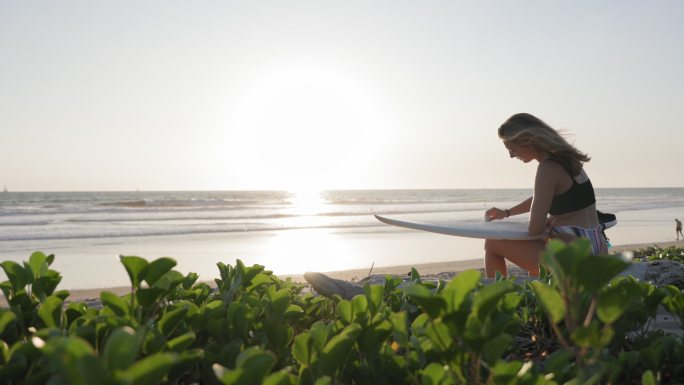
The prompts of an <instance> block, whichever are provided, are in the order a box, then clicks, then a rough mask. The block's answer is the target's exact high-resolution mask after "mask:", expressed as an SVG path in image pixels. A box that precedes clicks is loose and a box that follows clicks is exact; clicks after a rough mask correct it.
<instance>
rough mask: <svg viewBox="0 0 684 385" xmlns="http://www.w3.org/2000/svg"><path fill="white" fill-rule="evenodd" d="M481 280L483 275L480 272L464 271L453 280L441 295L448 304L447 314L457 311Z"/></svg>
mask: <svg viewBox="0 0 684 385" xmlns="http://www.w3.org/2000/svg"><path fill="white" fill-rule="evenodd" d="M481 279H482V273H480V272H479V271H478V270H467V271H464V272H462V273H460V274H458V275H457V276H456V277H455V278H454V279H452V280H451V282H449V283H448V284H447V286H446V287H445V288H444V290H443V291H442V293H441V295H442V297H443V298H444V300H445V301H446V303H447V312H448V313H451V312H454V311H457V310H458V309H459V308H460V307H461V305H462V304H463V302H464V301H465V299H466V298H467V297H468V295H469V294H470V293H471V292H472V291H473V290H475V288H476V287H477V286H478V285H479V284H480V281H481Z"/></svg>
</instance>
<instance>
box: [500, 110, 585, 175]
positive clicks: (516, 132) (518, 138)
mask: <svg viewBox="0 0 684 385" xmlns="http://www.w3.org/2000/svg"><path fill="white" fill-rule="evenodd" d="M499 138H500V139H501V140H503V141H506V142H509V143H513V144H517V145H519V146H526V147H532V148H534V149H537V150H541V151H544V152H546V153H548V154H549V156H550V157H551V158H552V159H555V160H556V161H558V162H560V163H561V164H562V165H563V167H565V169H566V170H567V171H568V172H569V173H570V175H571V176H576V175H577V174H579V173H580V171H581V170H582V164H583V163H584V162H588V161H589V160H591V158H590V157H589V155H587V154H585V153H582V152H580V151H579V150H578V149H577V148H575V146H573V145H572V144H570V143H568V141H567V140H565V138H563V137H562V136H561V134H559V133H558V131H556V130H554V129H553V128H551V127H550V126H549V125H548V124H546V123H544V122H543V121H542V120H541V119H539V118H537V117H536V116H534V115H531V114H527V113H519V114H515V115H513V116H511V117H510V118H508V120H506V121H505V122H504V124H502V125H501V127H499Z"/></svg>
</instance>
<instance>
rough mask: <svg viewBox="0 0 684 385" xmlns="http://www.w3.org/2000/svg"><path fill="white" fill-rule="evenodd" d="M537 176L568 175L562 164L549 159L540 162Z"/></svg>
mask: <svg viewBox="0 0 684 385" xmlns="http://www.w3.org/2000/svg"><path fill="white" fill-rule="evenodd" d="M537 174H538V175H547V176H558V175H563V174H566V172H565V169H564V168H563V166H562V165H561V164H560V163H558V162H556V161H553V160H550V159H547V160H544V161H541V162H539V166H537Z"/></svg>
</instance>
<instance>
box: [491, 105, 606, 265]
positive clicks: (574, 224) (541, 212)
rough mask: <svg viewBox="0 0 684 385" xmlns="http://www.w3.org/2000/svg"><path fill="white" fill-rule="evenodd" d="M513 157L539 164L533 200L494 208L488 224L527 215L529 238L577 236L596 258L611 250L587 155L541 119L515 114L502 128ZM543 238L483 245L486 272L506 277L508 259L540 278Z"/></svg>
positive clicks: (493, 241)
mask: <svg viewBox="0 0 684 385" xmlns="http://www.w3.org/2000/svg"><path fill="white" fill-rule="evenodd" d="M499 138H500V139H501V140H502V141H503V144H504V146H506V149H507V150H508V153H509V154H510V156H511V158H517V159H519V160H520V161H522V162H525V163H529V162H532V161H536V162H538V165H537V173H536V176H535V180H534V193H533V195H532V197H530V198H528V199H526V200H524V201H522V202H520V203H519V204H517V205H515V206H513V207H509V208H506V209H500V208H497V207H493V208H490V209H489V210H487V211H486V213H485V215H486V216H487V218H489V219H490V220H493V219H504V218H508V217H509V216H512V215H520V214H524V213H528V212H529V213H530V214H529V227H528V231H529V232H530V234H533V235H534V234H542V233H546V234H548V236H549V237H551V238H558V239H562V240H564V241H566V242H570V241H572V240H573V239H575V238H577V237H585V238H588V239H589V240H590V241H591V244H592V251H593V253H594V254H605V253H607V251H608V246H607V242H606V238H605V236H604V235H603V229H602V228H601V226H600V224H599V221H598V216H597V213H596V197H595V195H594V188H593V186H592V184H591V181H590V180H589V177H588V176H587V173H586V172H585V171H584V169H583V168H582V165H583V163H584V162H588V161H589V159H590V158H589V156H587V154H584V153H582V152H580V151H579V150H577V149H576V148H575V147H574V146H573V145H571V144H570V143H568V142H567V140H565V139H564V138H563V137H562V136H561V135H560V134H559V133H558V132H557V131H556V130H554V129H553V128H551V127H549V125H547V124H546V123H544V122H543V121H542V120H540V119H538V118H537V117H535V116H533V115H530V114H526V113H520V114H515V115H513V116H511V117H510V118H509V119H508V120H507V121H506V122H504V124H502V125H501V127H499ZM545 243H546V242H545V241H543V240H529V241H528V240H525V241H508V240H492V239H488V240H486V241H485V272H486V275H487V277H490V278H492V277H494V276H495V275H496V272H497V271H498V272H500V273H501V274H502V275H503V276H506V275H507V271H506V260H509V261H511V262H513V263H515V264H516V265H518V266H520V267H522V268H524V269H526V270H527V271H528V272H529V274H530V275H532V276H537V275H539V257H540V255H541V252H542V251H543V250H544V248H545Z"/></svg>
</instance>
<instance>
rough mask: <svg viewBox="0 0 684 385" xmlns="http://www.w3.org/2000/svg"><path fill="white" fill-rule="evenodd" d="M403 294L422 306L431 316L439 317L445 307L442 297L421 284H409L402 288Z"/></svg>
mask: <svg viewBox="0 0 684 385" xmlns="http://www.w3.org/2000/svg"><path fill="white" fill-rule="evenodd" d="M404 294H405V295H406V296H407V297H409V298H411V300H413V301H414V302H415V303H417V304H418V305H419V306H420V307H421V308H423V310H425V311H426V312H427V313H428V314H429V315H430V317H431V318H437V317H439V316H440V315H441V314H442V313H443V312H444V310H445V309H446V302H445V301H444V298H442V297H440V296H438V295H435V294H433V293H432V292H431V291H430V290H429V289H427V288H426V287H425V286H423V285H420V284H415V285H409V286H407V287H406V288H404Z"/></svg>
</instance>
